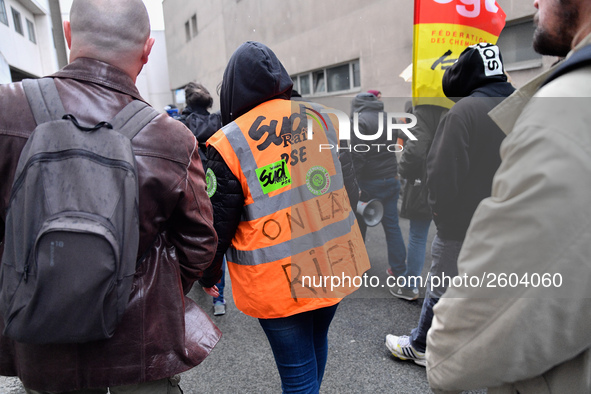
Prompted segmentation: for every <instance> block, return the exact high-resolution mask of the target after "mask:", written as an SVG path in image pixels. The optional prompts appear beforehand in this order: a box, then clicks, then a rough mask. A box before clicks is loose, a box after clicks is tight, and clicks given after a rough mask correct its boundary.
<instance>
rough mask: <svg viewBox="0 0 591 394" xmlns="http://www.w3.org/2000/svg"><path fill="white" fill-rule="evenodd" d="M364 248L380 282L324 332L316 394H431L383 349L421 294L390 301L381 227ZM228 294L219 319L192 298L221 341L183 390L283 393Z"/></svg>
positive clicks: (15, 384)
mask: <svg viewBox="0 0 591 394" xmlns="http://www.w3.org/2000/svg"><path fill="white" fill-rule="evenodd" d="M400 226H401V228H402V232H403V234H404V237H405V240H407V239H408V229H409V222H408V220H405V219H401V220H400ZM434 234H435V226H434V225H433V224H432V225H431V229H430V231H429V239H428V243H427V254H426V258H425V266H424V269H423V276H425V275H426V273H427V270H428V268H429V266H430V262H431V255H430V245H431V241H432V239H433V236H434ZM366 246H367V250H368V253H369V256H370V260H371V263H372V268H371V269H370V270H369V272H368V275H369V276H370V277H371V276H376V277H378V278H379V280H380V284H379V285H378V287H375V288H372V287H370V286H368V287H361V288H360V289H359V290H358V291H357V292H356V293H354V294H353V295H351V296H349V297H348V298H346V299H344V300H343V301H342V302H341V304H340V305H339V307H338V310H337V313H336V315H335V318H334V320H333V322H332V325H331V327H330V331H329V354H328V362H327V366H326V372H325V376H324V381H323V383H322V387H321V390H320V391H321V393H396V394H415V393H430V392H431V390H430V389H429V385H428V382H427V376H426V373H425V368H423V367H420V366H418V365H416V364H414V363H413V362H408V361H401V360H399V359H397V358H395V357H393V356H392V355H390V352H389V351H388V349H386V347H385V346H384V338H385V336H386V334H389V333H390V334H395V335H403V334H408V333H410V330H411V329H412V328H413V327H414V326H415V325H416V323H417V321H418V318H419V314H420V311H421V305H422V300H423V299H422V297H423V295H424V289H421V290H420V296H421V298H419V299H418V300H417V301H412V302H408V301H404V300H400V299H397V298H394V297H393V296H392V295H390V293H389V291H388V287H387V286H385V283H386V278H387V276H386V269H387V255H386V245H385V239H384V232H383V230H382V227H381V226H377V227H371V228H368V232H367V240H366ZM373 283H374V284H375V283H377V282H376V280H374V282H373ZM382 284H383V285H384V287H381V285H382ZM231 288H232V286H231V282H230V280H229V276H227V277H226V294H225V295H226V302H227V312H226V314H225V315H223V316H213V309H212V305H211V298H210V297H209V296H208V295H207V294H205V292H203V290H202V289H201V288H200V287H199V286H196V287H195V288H194V289H193V290H192V291H191V293H190V294H189V296H190V297H191V298H193V299H194V300H196V301H197V303H198V304H199V305H200V306H201V307H202V308H203V309H204V310H205V311H206V312H207V313H209V315H210V316H211V318H212V319H213V321H214V322H215V323H216V324H217V325H218V327H219V328H220V329H221V331H222V333H223V336H222V339H221V340H220V342H219V343H218V344H217V346H216V347H215V348H214V350H213V351H212V352H211V354H210V355H209V357H207V358H206V359H205V361H204V362H203V363H201V365H199V366H197V367H195V368H193V369H192V370H190V371H187V372H185V373H183V374H182V380H181V387H182V389H183V391H184V393H185V394H197V393H199V394H201V393H280V392H281V383H280V379H279V374H278V373H277V369H276V367H275V362H274V360H273V355H272V352H271V348H270V347H269V344H268V342H267V339H266V337H265V334H264V333H263V330H262V329H261V327H260V326H259V323H258V321H257V319H254V318H252V317H249V316H247V315H245V314H243V313H241V312H240V311H238V310H237V309H236V307H235V306H234V302H233V300H232V289H231ZM485 392H486V391H485V390H479V391H473V392H470V393H472V394H475V393H485ZM0 393H1V394H24V390H23V389H22V386H21V385H20V382H19V381H18V379H14V378H2V377H0ZM466 393H468V392H466Z"/></svg>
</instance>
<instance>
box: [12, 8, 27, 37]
mask: <svg viewBox="0 0 591 394" xmlns="http://www.w3.org/2000/svg"><path fill="white" fill-rule="evenodd" d="M10 9H11V10H12V21H13V22H14V30H16V32H17V33H19V34H21V35H24V34H23V24H22V22H21V13H20V12H18V11H17V10H15V9H14V8H12V7H10Z"/></svg>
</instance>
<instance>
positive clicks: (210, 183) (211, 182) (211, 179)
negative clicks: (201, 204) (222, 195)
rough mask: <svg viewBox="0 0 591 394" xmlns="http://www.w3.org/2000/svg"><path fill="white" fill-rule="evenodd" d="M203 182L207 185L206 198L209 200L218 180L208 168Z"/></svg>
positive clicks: (216, 187)
mask: <svg viewBox="0 0 591 394" xmlns="http://www.w3.org/2000/svg"><path fill="white" fill-rule="evenodd" d="M205 182H206V183H207V197H209V198H211V197H212V196H213V195H214V194H215V192H216V190H217V189H218V179H217V178H216V177H215V174H214V173H213V170H212V169H211V168H208V169H207V172H206V173H205Z"/></svg>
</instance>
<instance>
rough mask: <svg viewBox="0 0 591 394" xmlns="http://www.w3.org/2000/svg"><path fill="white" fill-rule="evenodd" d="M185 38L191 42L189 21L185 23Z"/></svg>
mask: <svg viewBox="0 0 591 394" xmlns="http://www.w3.org/2000/svg"><path fill="white" fill-rule="evenodd" d="M185 38H186V39H187V42H189V41H191V26H189V21H187V22H185Z"/></svg>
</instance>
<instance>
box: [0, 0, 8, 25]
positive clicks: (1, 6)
mask: <svg viewBox="0 0 591 394" xmlns="http://www.w3.org/2000/svg"><path fill="white" fill-rule="evenodd" d="M0 22H2V23H4V24H5V25H6V26H9V24H8V13H7V12H6V4H5V2H4V0H0Z"/></svg>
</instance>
